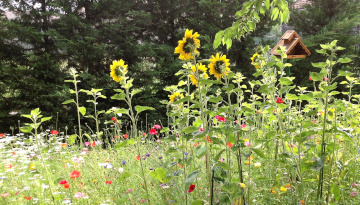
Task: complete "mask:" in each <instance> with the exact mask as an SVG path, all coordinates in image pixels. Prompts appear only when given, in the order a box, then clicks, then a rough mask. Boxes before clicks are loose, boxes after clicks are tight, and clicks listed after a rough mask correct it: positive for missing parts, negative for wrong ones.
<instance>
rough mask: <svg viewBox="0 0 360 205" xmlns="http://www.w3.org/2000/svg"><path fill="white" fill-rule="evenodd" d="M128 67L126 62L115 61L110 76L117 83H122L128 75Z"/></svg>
mask: <svg viewBox="0 0 360 205" xmlns="http://www.w3.org/2000/svg"><path fill="white" fill-rule="evenodd" d="M127 67H128V65H125V62H124V61H123V60H122V59H121V60H119V61H113V64H112V65H111V66H110V70H111V72H110V76H111V77H112V78H113V79H114V80H115V81H116V82H120V81H121V79H123V78H124V77H125V75H126V73H127V71H128V70H127Z"/></svg>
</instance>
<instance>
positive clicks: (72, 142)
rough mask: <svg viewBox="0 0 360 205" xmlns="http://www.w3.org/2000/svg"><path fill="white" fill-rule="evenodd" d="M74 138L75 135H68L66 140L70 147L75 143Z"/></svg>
mask: <svg viewBox="0 0 360 205" xmlns="http://www.w3.org/2000/svg"><path fill="white" fill-rule="evenodd" d="M76 138H77V135H76V134H73V135H70V137H69V139H68V143H69V145H70V146H71V145H73V144H74V143H75V140H76Z"/></svg>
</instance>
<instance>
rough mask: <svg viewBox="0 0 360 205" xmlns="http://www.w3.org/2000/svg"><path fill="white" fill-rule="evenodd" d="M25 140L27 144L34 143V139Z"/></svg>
mask: <svg viewBox="0 0 360 205" xmlns="http://www.w3.org/2000/svg"><path fill="white" fill-rule="evenodd" d="M24 142H25V143H26V144H30V143H32V139H25V140H24Z"/></svg>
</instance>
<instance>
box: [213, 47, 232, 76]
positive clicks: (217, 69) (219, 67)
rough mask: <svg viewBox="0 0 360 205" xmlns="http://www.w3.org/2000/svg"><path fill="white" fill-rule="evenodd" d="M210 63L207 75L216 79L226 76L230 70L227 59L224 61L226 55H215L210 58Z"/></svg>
mask: <svg viewBox="0 0 360 205" xmlns="http://www.w3.org/2000/svg"><path fill="white" fill-rule="evenodd" d="M210 61H211V63H210V64H209V66H208V67H209V69H210V70H209V73H210V74H211V75H214V76H215V77H216V78H217V79H219V78H220V77H223V76H224V74H225V75H228V74H229V71H230V68H229V65H230V63H229V59H226V55H219V53H216V56H211V58H210Z"/></svg>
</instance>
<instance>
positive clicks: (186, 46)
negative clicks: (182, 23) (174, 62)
mask: <svg viewBox="0 0 360 205" xmlns="http://www.w3.org/2000/svg"><path fill="white" fill-rule="evenodd" d="M194 44H195V42H194V39H192V38H187V39H186V42H185V44H184V48H183V49H184V51H185V53H191V47H192V46H194Z"/></svg>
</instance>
